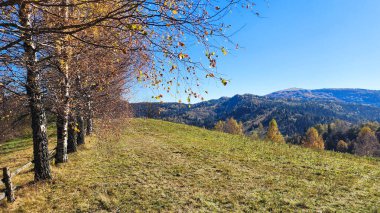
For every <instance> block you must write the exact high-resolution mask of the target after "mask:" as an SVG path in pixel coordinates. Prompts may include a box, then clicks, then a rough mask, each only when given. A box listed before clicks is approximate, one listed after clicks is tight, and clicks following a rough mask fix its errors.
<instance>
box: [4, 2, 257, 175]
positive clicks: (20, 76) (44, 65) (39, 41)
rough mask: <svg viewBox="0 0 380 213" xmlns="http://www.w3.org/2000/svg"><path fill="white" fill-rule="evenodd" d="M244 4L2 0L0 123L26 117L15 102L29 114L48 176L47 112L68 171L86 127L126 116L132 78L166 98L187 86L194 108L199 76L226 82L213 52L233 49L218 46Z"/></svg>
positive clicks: (38, 159) (37, 159)
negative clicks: (227, 20) (195, 53)
mask: <svg viewBox="0 0 380 213" xmlns="http://www.w3.org/2000/svg"><path fill="white" fill-rule="evenodd" d="M237 5H239V6H243V7H244V8H246V7H248V8H249V7H251V6H253V4H251V3H250V2H248V1H238V0H229V1H224V2H218V1H202V0H198V1H187V0H181V1H172V0H154V1H146V0H136V1H125V0H93V1H87V0H52V1H42V0H41V1H39V0H36V1H35V0H33V1H28V0H6V1H1V2H0V10H1V14H0V93H1V94H2V98H1V100H2V104H3V106H4V108H3V109H2V112H1V113H2V118H1V120H0V121H6V120H9V119H11V118H14V117H18V116H19V115H17V116H12V109H13V108H12V106H9V104H8V103H10V102H12V103H13V102H14V105H15V106H20V108H27V109H28V110H27V111H28V113H27V117H29V118H30V122H31V127H32V133H33V156H34V157H33V158H34V160H33V162H34V174H35V180H36V181H39V180H46V179H50V178H51V172H50V165H49V159H48V153H49V152H48V137H47V113H51V114H53V115H54V116H55V119H54V120H55V121H56V124H57V148H56V149H57V154H56V158H55V162H56V163H64V162H66V161H67V160H68V157H67V152H68V147H70V148H72V147H75V132H76V131H79V132H80V133H84V131H85V127H84V123H85V121H84V120H85V119H86V120H87V122H86V123H87V133H89V134H90V133H91V132H92V130H93V117H94V116H100V115H103V116H105V115H107V116H110V117H112V113H114V112H115V111H116V109H123V107H121V105H122V104H123V103H124V102H123V98H124V96H125V93H126V91H128V89H129V88H130V86H131V85H132V82H135V80H137V81H139V82H143V83H145V84H144V85H148V86H151V87H153V88H161V89H164V90H167V91H168V92H169V91H170V90H171V88H173V87H175V86H179V85H180V82H182V81H184V82H186V83H187V85H189V86H188V88H186V90H185V92H186V93H187V94H188V100H190V97H196V98H199V97H201V94H198V93H196V92H194V91H193V90H192V85H194V84H193V83H197V82H198V81H199V77H200V76H206V77H211V78H219V79H220V81H221V82H222V83H223V84H226V82H227V81H226V80H225V79H223V78H220V77H217V76H219V75H217V73H216V70H215V67H216V59H217V57H218V54H217V53H216V52H217V51H219V52H220V53H222V54H227V48H226V47H223V46H218V45H215V44H218V42H219V41H220V40H221V39H227V40H228V36H226V31H225V30H226V28H228V25H226V24H224V23H223V22H222V21H221V20H222V18H223V16H224V15H226V14H227V13H229V12H230V10H231V8H234V7H236V6H237ZM187 46H198V47H199V48H201V49H203V50H204V51H205V52H206V54H205V55H206V59H207V61H208V64H209V66H207V65H206V64H205V63H201V62H198V61H193V60H192V58H191V57H190V55H189V54H188V53H187V51H189V50H188V49H187ZM162 96H163V95H162V94H160V95H158V96H156V99H160V98H162ZM9 115H10V116H9ZM10 123H12V122H8V123H7V125H10ZM69 139H70V140H69ZM73 143H74V144H73ZM74 150H75V149H74Z"/></svg>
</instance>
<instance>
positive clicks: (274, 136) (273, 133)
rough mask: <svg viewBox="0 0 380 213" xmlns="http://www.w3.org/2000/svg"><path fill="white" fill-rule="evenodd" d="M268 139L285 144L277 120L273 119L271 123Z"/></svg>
mask: <svg viewBox="0 0 380 213" xmlns="http://www.w3.org/2000/svg"><path fill="white" fill-rule="evenodd" d="M266 139H267V140H269V141H273V142H276V143H285V139H284V137H283V136H282V134H281V132H280V130H279V129H278V126H277V122H276V120H275V119H272V120H271V121H270V122H269V127H268V132H267V135H266Z"/></svg>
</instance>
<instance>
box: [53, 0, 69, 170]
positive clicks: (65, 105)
mask: <svg viewBox="0 0 380 213" xmlns="http://www.w3.org/2000/svg"><path fill="white" fill-rule="evenodd" d="M62 4H63V5H68V4H69V1H68V0H62ZM62 15H63V18H64V21H65V23H66V22H67V21H68V16H69V9H68V7H67V6H63V8H62ZM64 40H65V41H64V42H63V44H62V46H61V48H62V51H61V57H62V60H61V61H60V69H61V70H60V71H61V72H62V74H63V79H62V85H61V92H62V96H63V102H62V105H61V107H60V109H58V115H57V154H56V156H55V163H64V162H67V159H68V156H67V139H68V123H69V113H70V104H69V89H70V84H69V62H68V60H69V50H68V45H67V42H68V39H67V37H65V39H64Z"/></svg>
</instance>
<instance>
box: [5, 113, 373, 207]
mask: <svg viewBox="0 0 380 213" xmlns="http://www.w3.org/2000/svg"><path fill="white" fill-rule="evenodd" d="M30 154H31V149H25V150H22V151H17V152H14V153H10V154H6V155H1V156H0V159H1V160H2V161H5V163H9V164H11V163H12V159H13V161H15V159H14V156H19V157H20V158H22V156H24V155H30ZM8 159H11V160H8ZM17 160H18V159H17ZM52 171H53V175H54V180H53V181H51V182H47V183H39V184H28V183H29V182H30V181H31V180H32V178H33V174H32V173H31V172H27V173H24V174H22V175H20V176H19V177H16V178H15V183H16V185H24V186H25V187H23V188H21V189H20V190H19V191H17V192H16V196H17V200H16V202H15V203H13V204H6V203H3V207H2V209H3V210H4V211H18V212H22V211H25V212H99V211H100V212H101V211H103V212H131V211H132V212H134V211H141V212H152V211H153V212H158V211H164V212H172V211H174V212H178V211H185V212H188V211H191V212H193V211H201V212H242V211H245V212H255V211H260V212H266V211H273V212H280V211H281V212H299V211H304V212H316V211H323V212H336V211H338V212H375V211H376V210H377V211H379V210H380V209H379V208H380V182H379V181H380V161H379V159H373V158H362V157H357V156H353V155H349V154H340V153H333V152H327V151H314V150H310V149H305V148H302V147H299V146H289V145H285V144H273V143H268V142H261V141H250V140H249V139H247V138H244V137H240V136H233V135H228V134H224V133H219V132H213V131H208V130H204V129H201V128H197V127H191V126H186V125H181V124H174V123H168V122H164V121H157V120H143V119H133V120H132V121H131V122H129V124H126V125H125V126H124V128H123V131H122V132H121V133H118V132H109V133H108V135H106V136H103V137H100V136H98V137H92V138H90V140H89V142H88V143H87V144H86V145H85V146H83V147H81V148H80V151H79V152H78V153H75V154H72V155H70V156H69V163H67V164H65V165H61V166H59V167H56V166H53V167H52Z"/></svg>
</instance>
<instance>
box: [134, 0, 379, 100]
mask: <svg viewBox="0 0 380 213" xmlns="http://www.w3.org/2000/svg"><path fill="white" fill-rule="evenodd" d="M255 2H256V4H257V8H256V10H257V11H258V12H259V13H260V14H261V17H257V16H255V15H254V14H253V13H249V12H242V11H232V13H231V14H230V15H229V16H228V17H227V18H226V22H227V23H231V24H232V26H233V27H234V28H235V29H239V28H240V27H242V26H244V28H243V29H242V30H240V31H239V32H238V33H237V34H235V35H234V36H233V37H232V39H233V41H235V42H237V43H239V46H241V48H240V49H239V50H234V51H230V52H229V54H228V55H227V56H225V57H222V58H221V59H220V60H219V61H218V71H219V72H221V73H222V74H223V75H224V76H225V78H227V79H229V80H231V82H230V83H229V84H228V86H227V87H224V86H222V85H221V84H220V82H213V81H207V83H206V84H203V86H202V90H208V91H209V95H207V96H205V98H206V99H215V98H219V97H221V96H233V95H235V94H244V93H252V94H257V95H265V94H268V93H270V92H274V91H277V90H282V89H286V88H291V87H298V88H306V89H317V88H365V89H376V90H380V17H379V15H380V1H377V0H360V1H359V0H356V1H354V0H286V1H285V0H270V1H264V0H256V1H255ZM200 54H202V55H203V54H204V53H203V52H200ZM136 91H139V92H137V93H135V97H134V98H132V101H152V99H151V96H152V95H153V94H154V93H155V91H152V90H136ZM176 98H177V97H176ZM182 98H183V99H185V98H184V97H182ZM164 100H165V101H175V100H174V98H170V97H167V98H166V99H164Z"/></svg>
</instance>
